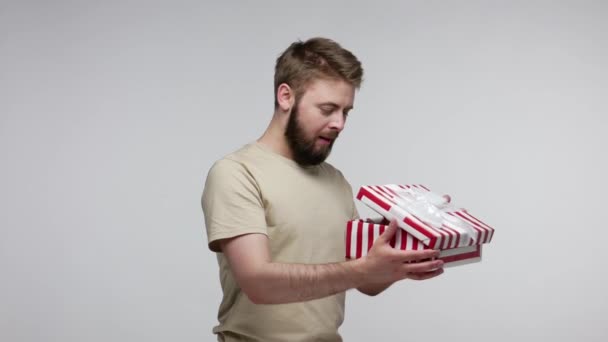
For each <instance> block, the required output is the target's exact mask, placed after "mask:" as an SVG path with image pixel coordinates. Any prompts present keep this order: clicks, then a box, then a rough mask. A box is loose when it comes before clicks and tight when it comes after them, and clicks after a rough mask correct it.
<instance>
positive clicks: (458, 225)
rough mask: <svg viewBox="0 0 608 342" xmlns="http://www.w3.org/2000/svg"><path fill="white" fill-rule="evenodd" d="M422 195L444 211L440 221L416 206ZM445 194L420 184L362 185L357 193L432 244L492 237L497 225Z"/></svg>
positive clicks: (468, 242) (462, 243)
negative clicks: (451, 199) (427, 217)
mask: <svg viewBox="0 0 608 342" xmlns="http://www.w3.org/2000/svg"><path fill="white" fill-rule="evenodd" d="M420 198H424V199H425V201H427V200H429V199H430V200H429V201H430V202H429V203H432V202H433V201H434V204H437V206H436V207H435V206H434V207H433V208H434V209H435V210H436V211H437V212H436V213H435V214H437V215H440V217H441V220H440V221H437V220H436V221H434V222H431V221H430V220H428V219H425V217H424V215H422V214H421V213H420V212H417V211H416V210H415V209H416V208H415V205H416V204H418V202H420ZM441 198H442V197H441V196H438V195H436V194H434V193H432V192H431V191H430V190H429V189H428V188H427V187H425V186H424V185H420V184H406V185H398V184H387V185H369V186H362V187H361V188H360V189H359V192H358V194H357V199H358V200H360V201H361V202H363V203H365V204H366V205H367V206H369V207H370V208H371V209H373V210H374V211H376V212H378V213H379V214H380V215H382V216H384V217H385V218H386V219H388V220H391V219H393V218H394V219H396V220H397V224H398V225H399V227H400V228H402V229H404V230H405V231H407V232H408V233H410V234H411V235H413V237H415V238H416V239H418V240H419V241H420V242H422V243H423V244H424V245H425V246H428V247H429V248H432V249H453V248H457V247H467V246H474V245H480V244H484V243H489V242H490V241H491V240H492V237H493V235H494V228H492V227H490V226H489V225H487V224H486V223H484V222H482V221H481V220H479V219H478V218H476V217H474V216H473V215H471V214H470V213H469V212H468V211H467V210H466V209H464V208H456V207H454V206H452V205H448V200H445V199H444V201H445V202H443V203H440V202H439V200H438V199H441ZM417 201H418V202H417Z"/></svg>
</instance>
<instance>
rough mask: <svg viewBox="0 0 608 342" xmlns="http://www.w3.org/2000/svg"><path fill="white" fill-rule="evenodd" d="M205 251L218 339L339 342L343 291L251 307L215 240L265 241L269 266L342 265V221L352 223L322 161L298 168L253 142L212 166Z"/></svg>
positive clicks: (338, 183)
mask: <svg viewBox="0 0 608 342" xmlns="http://www.w3.org/2000/svg"><path fill="white" fill-rule="evenodd" d="M202 206H203V212H204V216H205V225H206V228H207V237H208V241H209V248H210V249H211V250H212V251H214V252H218V253H217V260H218V263H219V268H220V282H221V286H222V290H223V293H224V295H223V298H222V302H221V304H220V308H219V313H218V319H219V325H217V326H216V327H214V329H213V332H214V333H216V334H218V340H220V341H268V342H270V341H294V342H295V341H341V340H342V339H341V337H340V335H339V334H338V328H339V326H340V325H341V324H342V321H343V319H344V295H345V294H344V293H340V294H336V295H333V296H329V297H325V298H321V299H316V300H311V301H307V302H300V303H289V304H273V305H256V304H253V303H252V302H251V301H250V300H249V298H248V297H247V295H245V293H243V292H242V291H241V289H240V288H239V286H238V284H237V283H236V281H235V279H234V277H233V274H232V272H231V270H230V267H229V265H228V262H227V260H226V259H225V257H224V255H223V254H222V253H221V252H219V250H218V244H217V240H219V239H223V238H229V237H234V236H238V235H242V234H246V233H260V234H265V235H267V236H268V238H269V243H270V253H271V258H272V261H273V262H279V263H303V264H321V263H330V262H340V261H344V258H345V257H344V256H345V245H344V234H345V228H346V223H347V221H348V220H350V219H353V218H357V217H358V213H357V210H356V207H355V203H354V200H353V193H352V188H351V186H350V184H349V183H348V182H347V181H346V179H345V178H344V176H343V175H342V173H341V172H340V171H339V170H337V169H336V168H334V167H333V166H331V165H330V164H328V163H322V164H320V165H318V166H313V167H306V168H304V167H301V166H299V165H298V164H297V163H295V162H294V161H292V160H290V159H287V158H285V157H283V156H281V155H279V154H277V153H274V152H272V151H271V150H270V149H268V147H266V146H265V145H263V144H261V143H259V142H253V143H250V144H247V145H245V146H243V147H242V148H240V149H239V150H237V151H236V152H233V153H231V154H229V155H227V156H225V157H224V158H222V159H220V160H219V161H217V162H216V163H215V164H214V165H213V166H212V168H211V169H210V171H209V173H208V176H207V180H206V183H205V189H204V191H203V196H202Z"/></svg>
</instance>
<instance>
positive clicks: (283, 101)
mask: <svg viewBox="0 0 608 342" xmlns="http://www.w3.org/2000/svg"><path fill="white" fill-rule="evenodd" d="M295 98H296V94H295V93H294V91H293V89H291V87H290V86H289V85H288V84H287V83H281V84H280V85H279V87H278V88H277V102H278V103H279V108H280V109H281V111H283V112H285V113H287V112H289V110H290V109H291V107H293V104H294V102H295Z"/></svg>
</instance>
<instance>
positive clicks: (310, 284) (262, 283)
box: [246, 259, 365, 304]
mask: <svg viewBox="0 0 608 342" xmlns="http://www.w3.org/2000/svg"><path fill="white" fill-rule="evenodd" d="M361 266H362V260H360V259H358V260H352V261H346V262H340V263H331V264H317V265H307V264H283V263H268V264H265V265H263V266H261V267H260V269H259V270H258V272H256V273H255V277H252V278H251V279H249V280H248V282H249V284H247V285H248V286H247V287H248V290H249V291H246V292H249V293H248V296H249V297H250V299H251V300H252V301H253V302H255V303H258V304H279V303H291V302H300V301H307V300H312V299H318V298H323V297H326V296H330V295H333V294H336V293H340V292H344V291H346V290H348V289H352V288H356V287H359V286H361V285H363V284H364V283H365V279H364V276H363V273H362V272H361V270H360V267H361Z"/></svg>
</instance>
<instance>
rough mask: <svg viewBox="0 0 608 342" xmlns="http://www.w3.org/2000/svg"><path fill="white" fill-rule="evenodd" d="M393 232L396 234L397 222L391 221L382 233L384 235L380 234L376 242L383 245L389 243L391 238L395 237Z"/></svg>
mask: <svg viewBox="0 0 608 342" xmlns="http://www.w3.org/2000/svg"><path fill="white" fill-rule="evenodd" d="M395 232H397V220H395V219H392V220H391V222H390V223H389V224H388V228H387V229H386V230H385V231H384V233H382V235H380V237H378V240H380V241H381V242H383V243H388V242H389V241H391V239H392V238H393V236H395Z"/></svg>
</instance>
